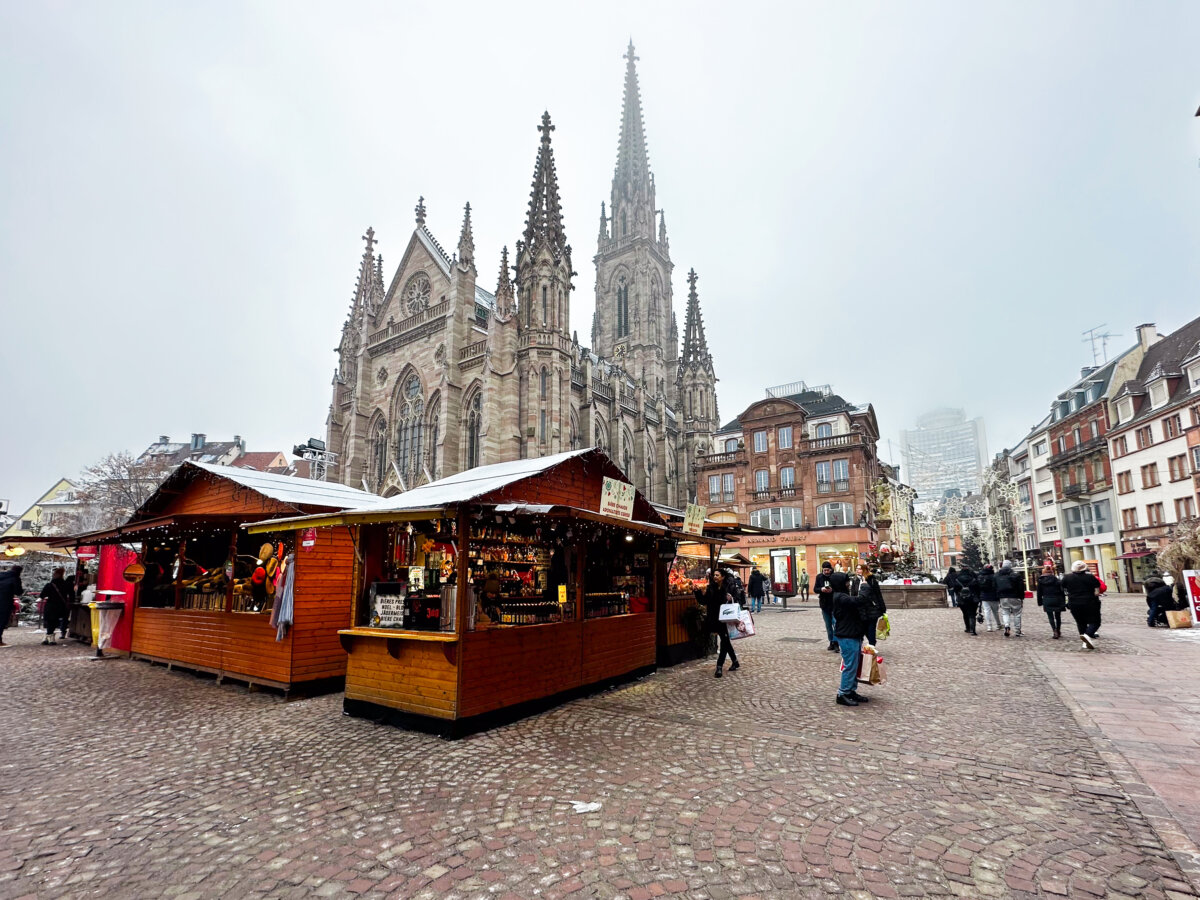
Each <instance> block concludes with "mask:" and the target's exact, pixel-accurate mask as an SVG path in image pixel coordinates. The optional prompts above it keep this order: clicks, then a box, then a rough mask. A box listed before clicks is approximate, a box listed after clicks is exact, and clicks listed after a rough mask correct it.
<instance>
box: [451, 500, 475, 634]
mask: <svg viewBox="0 0 1200 900" xmlns="http://www.w3.org/2000/svg"><path fill="white" fill-rule="evenodd" d="M456 515H457V517H458V518H457V520H458V559H457V560H456V562H457V563H458V576H457V577H456V578H455V581H456V582H457V583H458V591H457V598H456V599H455V604H454V605H455V612H454V633H455V634H457V635H459V636H461V635H462V634H463V633H464V632H465V631H466V630H467V615H468V614H469V611H470V607H469V605H468V604H469V603H470V602H471V599H472V598H471V584H470V578H469V577H468V575H467V571H468V569H469V568H470V562H471V561H470V558H469V557H468V556H467V549H468V545H469V543H470V540H471V531H470V528H471V519H470V517H469V516H468V515H467V510H466V508H465V507H459V509H458V511H457V513H456Z"/></svg>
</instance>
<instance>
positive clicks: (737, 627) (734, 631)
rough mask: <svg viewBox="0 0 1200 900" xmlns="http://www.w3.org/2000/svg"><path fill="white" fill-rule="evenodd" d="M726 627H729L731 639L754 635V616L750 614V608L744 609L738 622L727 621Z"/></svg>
mask: <svg viewBox="0 0 1200 900" xmlns="http://www.w3.org/2000/svg"><path fill="white" fill-rule="evenodd" d="M725 627H726V628H728V629H729V639H730V640H731V641H736V640H739V639H741V638H748V637H754V616H752V615H750V610H748V609H743V610H742V611H741V615H740V616H739V617H738V620H737V621H736V622H727V623H725Z"/></svg>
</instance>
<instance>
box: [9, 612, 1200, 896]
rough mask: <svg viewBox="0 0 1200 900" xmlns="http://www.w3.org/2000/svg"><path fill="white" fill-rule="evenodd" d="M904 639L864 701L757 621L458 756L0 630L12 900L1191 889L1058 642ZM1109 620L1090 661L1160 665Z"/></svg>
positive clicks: (918, 633)
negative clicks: (847, 696)
mask: <svg viewBox="0 0 1200 900" xmlns="http://www.w3.org/2000/svg"><path fill="white" fill-rule="evenodd" d="M1139 603H1140V601H1139V600H1136V599H1131V600H1126V601H1110V602H1109V603H1108V604H1106V611H1105V614H1106V617H1107V619H1108V620H1109V622H1110V623H1111V622H1115V621H1122V622H1126V623H1128V625H1129V626H1130V627H1131V628H1132V626H1133V625H1134V624H1136V621H1137V617H1138V616H1139V615H1141V610H1140V608H1139V607H1138V605H1137V604H1139ZM1030 606H1032V603H1031V604H1030ZM1034 611H1036V607H1034ZM1033 618H1034V616H1033V615H1032V614H1031V615H1030V619H1031V620H1032V619H1033ZM893 619H894V622H895V631H896V634H895V636H894V637H893V638H891V639H890V640H888V641H887V642H886V643H885V644H883V645H882V650H883V651H884V652H885V654H886V658H887V660H888V664H889V666H890V679H891V680H890V683H889V684H888V685H886V686H883V687H876V688H870V689H868V690H869V692H870V693H871V695H872V696H873V697H874V698H875V699H874V701H873V702H872V703H871V704H869V705H867V706H862V707H859V708H857V709H847V708H843V707H837V706H835V705H834V703H833V698H834V694H835V685H836V679H837V668H838V662H837V656H836V655H835V654H833V653H829V652H828V651H826V650H825V649H824V640H823V636H822V634H823V626H822V625H821V621H820V617H819V615H818V614H817V613H816V612H815V611H813V610H812V609H811V608H809V609H805V610H802V611H796V612H787V613H784V612H777V611H768V612H766V613H763V614H762V615H761V616H760V617H759V629H760V633H759V636H757V637H755V638H753V639H751V640H748V641H743V642H741V645H740V648H739V653H740V655H741V656H742V657H743V667H742V669H741V670H740V671H738V672H735V673H727V674H726V677H725V678H723V679H721V680H720V681H717V680H716V679H714V678H713V677H712V670H711V667H710V664H709V663H707V662H705V663H690V664H685V665H682V666H677V667H675V668H673V669H668V670H664V671H662V672H659V673H658V674H656V675H653V676H651V677H649V678H647V679H644V680H643V681H641V682H638V683H636V684H633V685H629V686H627V687H625V688H622V689H619V690H615V691H610V692H608V693H604V694H600V695H596V696H593V697H590V698H586V699H582V700H578V701H575V702H573V703H570V704H568V705H566V706H563V707H559V708H557V709H555V710H552V711H550V712H548V713H545V714H543V715H541V716H537V717H534V718H530V719H526V720H523V721H521V722H518V723H516V724H514V725H511V726H509V727H506V728H501V729H497V730H494V731H491V732H488V733H485V734H481V735H477V736H475V737H472V738H468V739H465V740H461V741H457V742H446V741H443V740H440V739H437V738H433V737H429V736H425V735H419V734H412V733H408V732H404V731H401V730H398V729H395V728H391V727H386V726H378V725H375V724H373V723H371V722H367V721H363V720H359V719H350V718H345V717H343V716H341V715H340V708H341V697H340V695H331V696H327V697H321V698H316V699H312V700H302V701H293V702H283V701H281V700H280V699H279V698H277V697H274V696H272V695H269V694H264V693H254V694H251V693H247V692H246V691H245V689H244V688H240V687H237V686H234V685H230V684H226V685H222V686H217V685H215V684H213V683H212V682H211V681H206V680H203V679H200V678H197V677H194V676H191V675H188V674H186V673H181V672H167V671H166V670H165V669H163V668H161V667H152V666H150V665H148V664H146V663H142V662H131V661H126V660H116V661H111V662H89V661H88V660H87V659H86V651H84V650H83V649H82V648H80V647H78V646H67V647H57V648H56V647H42V646H40V645H39V644H38V643H37V641H38V638H35V637H34V636H33V634H32V633H31V632H30V631H28V630H26V629H21V630H19V631H17V632H11V631H10V632H7V633H6V634H5V637H6V638H11V639H12V640H13V641H14V643H15V646H13V647H10V648H6V649H2V650H0V694H2V696H4V697H5V698H6V700H5V702H4V703H3V704H0V761H2V762H0V810H3V815H2V817H0V896H2V897H6V898H7V897H23V896H29V897H34V896H36V897H39V898H54V897H75V896H85V895H90V894H95V895H103V896H105V897H173V898H199V897H205V898H207V897H224V898H241V897H313V896H315V897H340V896H348V895H354V894H357V895H361V896H364V897H383V896H397V897H423V898H424V897H428V898H433V897H439V898H440V897H462V898H468V897H485V898H506V900H511V898H532V897H546V898H560V897H572V898H585V897H587V898H591V897H598V898H630V900H646V898H651V897H657V896H686V897H691V898H726V897H788V898H792V897H798V898H807V897H813V898H824V897H855V898H867V897H889V898H890V897H927V896H928V897H1014V898H1026V897H1080V898H1093V897H1102V898H1109V900H1132V898H1147V900H1155V898H1164V900H1165V898H1171V900H1181V898H1185V897H1192V896H1195V895H1196V892H1195V891H1194V890H1193V888H1192V887H1191V883H1190V882H1189V880H1188V878H1187V876H1186V874H1185V873H1184V872H1183V871H1182V870H1181V868H1180V865H1179V863H1178V862H1177V860H1176V858H1175V857H1173V856H1172V855H1171V853H1170V852H1169V851H1168V849H1167V847H1166V846H1165V845H1164V843H1163V840H1162V838H1161V837H1160V836H1159V832H1158V831H1156V830H1155V828H1154V826H1153V824H1152V822H1151V820H1150V819H1149V818H1148V817H1147V814H1146V813H1145V812H1143V810H1142V809H1141V808H1140V807H1139V806H1138V804H1137V803H1136V802H1134V799H1132V798H1131V796H1130V793H1129V791H1128V790H1127V785H1131V784H1133V781H1136V779H1132V780H1131V779H1130V778H1129V777H1128V772H1127V771H1126V770H1125V769H1123V768H1122V766H1123V765H1124V763H1123V762H1122V760H1123V757H1121V756H1120V754H1119V753H1115V754H1114V752H1113V746H1112V743H1111V741H1110V742H1109V743H1107V744H1106V743H1104V741H1105V738H1104V736H1103V735H1102V734H1100V733H1099V732H1097V731H1096V729H1095V728H1094V727H1093V726H1094V722H1093V721H1092V720H1090V719H1089V713H1088V710H1087V709H1086V708H1084V707H1083V706H1082V705H1080V704H1079V703H1075V702H1074V701H1072V699H1071V693H1070V690H1068V689H1067V688H1064V687H1063V685H1062V684H1060V683H1059V681H1058V680H1057V679H1056V678H1055V677H1054V676H1053V675H1052V672H1053V671H1054V670H1055V668H1056V667H1057V666H1059V665H1061V666H1066V667H1075V668H1076V669H1077V667H1078V666H1079V665H1080V664H1081V660H1082V656H1074V655H1071V654H1073V653H1074V652H1075V650H1074V646H1073V642H1051V641H1050V640H1049V638H1048V634H1047V633H1045V629H1042V628H1036V627H1030V628H1028V629H1027V630H1028V631H1029V632H1031V633H1030V634H1029V635H1028V636H1026V637H1024V638H1021V639H1019V640H1018V639H1009V640H1005V639H1004V638H1002V637H1000V636H999V635H995V634H993V635H988V634H982V635H980V636H979V637H978V638H970V637H968V636H966V635H964V634H963V633H962V626H961V620H960V618H959V616H958V613H957V611H955V610H900V611H897V612H896V613H895V614H894V616H893ZM1039 624H1040V623H1039ZM1143 627H1144V626H1143ZM1105 629H1106V631H1105V632H1102V634H1106V642H1105V649H1104V650H1103V651H1097V652H1096V654H1095V657H1096V659H1102V656H1103V655H1104V654H1107V656H1108V657H1111V659H1113V660H1117V659H1120V658H1134V657H1137V658H1139V659H1141V660H1142V663H1143V664H1144V665H1145V666H1146V667H1147V669H1148V670H1152V668H1153V666H1154V664H1155V661H1156V657H1155V653H1156V650H1155V646H1157V645H1156V644H1155V642H1154V641H1148V642H1147V643H1146V645H1145V646H1143V645H1142V644H1136V645H1135V644H1133V643H1132V642H1129V641H1122V640H1121V639H1120V637H1119V634H1118V629H1117V628H1116V627H1115V626H1111V627H1110V625H1106V626H1105ZM1109 632H1111V633H1112V634H1113V635H1114V636H1113V637H1112V638H1107V633H1109ZM1148 633H1149V634H1150V635H1152V636H1153V637H1155V638H1158V637H1159V636H1160V635H1159V633H1158V632H1148ZM1035 635H1036V636H1035ZM1161 636H1162V638H1163V640H1164V641H1166V640H1167V635H1166V634H1165V633H1163V634H1162V635H1161ZM1180 646H1182V645H1180ZM1187 650H1188V651H1190V652H1192V653H1194V651H1195V646H1194V645H1188V646H1187ZM1047 660H1049V662H1047ZM1095 664H1096V665H1099V664H1100V663H1095ZM1166 683H1174V684H1176V686H1177V687H1181V682H1179V681H1178V680H1176V681H1174V682H1171V681H1168V682H1166ZM1122 689H1123V687H1122V686H1121V685H1114V691H1118V692H1119V691H1120V690H1122ZM1135 787H1136V785H1135ZM1193 796H1194V792H1193ZM576 803H578V804H591V805H590V806H585V805H580V806H576V805H575V804H576ZM597 804H598V806H597Z"/></svg>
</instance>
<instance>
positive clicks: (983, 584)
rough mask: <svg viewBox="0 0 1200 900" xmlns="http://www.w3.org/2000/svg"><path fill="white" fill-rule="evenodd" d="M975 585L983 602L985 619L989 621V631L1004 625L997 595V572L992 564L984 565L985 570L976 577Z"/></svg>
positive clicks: (980, 600)
mask: <svg viewBox="0 0 1200 900" xmlns="http://www.w3.org/2000/svg"><path fill="white" fill-rule="evenodd" d="M975 586H976V588H978V591H979V602H980V603H982V604H983V620H984V621H985V622H986V623H987V630H988V631H995V630H996V629H997V628H1002V627H1004V626H1003V625H1001V623H1000V601H999V600H998V599H997V597H996V572H995V570H994V569H993V568H992V567H991V566H984V567H983V571H982V572H980V573H979V574H978V575H977V576H976V577H975Z"/></svg>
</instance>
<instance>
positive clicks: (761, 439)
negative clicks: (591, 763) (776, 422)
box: [754, 431, 767, 453]
mask: <svg viewBox="0 0 1200 900" xmlns="http://www.w3.org/2000/svg"><path fill="white" fill-rule="evenodd" d="M754 452H755V453H766V452H767V433H766V432H765V431H756V432H754Z"/></svg>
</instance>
